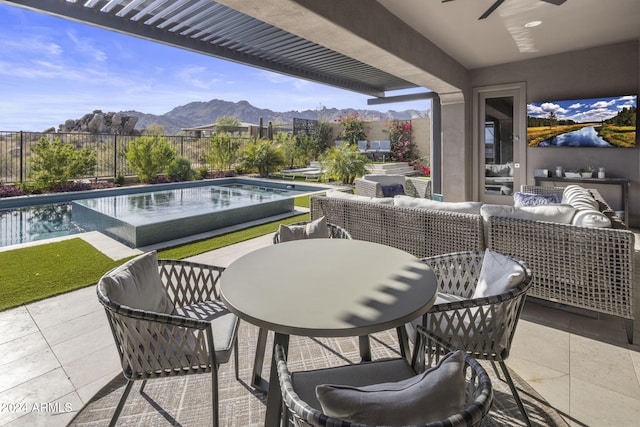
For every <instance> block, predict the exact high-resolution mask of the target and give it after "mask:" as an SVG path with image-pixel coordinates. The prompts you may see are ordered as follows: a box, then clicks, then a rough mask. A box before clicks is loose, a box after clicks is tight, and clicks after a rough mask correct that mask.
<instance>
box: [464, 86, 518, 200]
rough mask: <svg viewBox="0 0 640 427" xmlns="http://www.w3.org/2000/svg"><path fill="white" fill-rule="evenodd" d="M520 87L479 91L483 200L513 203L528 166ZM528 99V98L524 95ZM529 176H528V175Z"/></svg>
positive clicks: (481, 191) (479, 149)
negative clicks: (525, 157) (524, 160)
mask: <svg viewBox="0 0 640 427" xmlns="http://www.w3.org/2000/svg"><path fill="white" fill-rule="evenodd" d="M520 98H521V97H520V91H519V89H501V90H500V89H492V90H486V91H479V92H478V97H477V98H476V99H477V104H476V105H477V107H478V108H477V112H478V115H477V124H478V126H477V130H478V132H477V135H478V138H477V141H478V150H477V152H478V161H477V164H478V172H479V173H478V175H479V176H478V180H477V182H478V184H479V185H478V187H479V188H478V190H479V195H478V196H479V197H478V199H479V200H480V201H483V202H486V203H499V204H511V203H512V200H513V193H514V192H516V191H518V189H519V188H520V183H521V182H525V181H524V180H523V179H522V176H521V175H522V174H523V173H524V168H521V167H520V162H521V161H522V159H523V158H524V152H525V151H524V150H526V147H520V145H519V141H521V140H522V141H525V140H526V139H525V138H520V135H522V129H521V123H523V121H522V120H521V118H520V113H519V105H520ZM522 98H524V97H522ZM525 178H526V177H525Z"/></svg>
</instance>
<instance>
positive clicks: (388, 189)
mask: <svg viewBox="0 0 640 427" xmlns="http://www.w3.org/2000/svg"><path fill="white" fill-rule="evenodd" d="M380 188H381V189H382V196H383V197H393V196H399V195H400V196H403V195H404V187H403V186H402V184H392V185H381V186H380Z"/></svg>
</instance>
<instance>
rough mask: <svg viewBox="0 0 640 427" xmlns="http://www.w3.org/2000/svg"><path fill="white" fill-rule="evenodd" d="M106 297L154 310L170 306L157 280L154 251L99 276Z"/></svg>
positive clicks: (157, 273)
mask: <svg viewBox="0 0 640 427" xmlns="http://www.w3.org/2000/svg"><path fill="white" fill-rule="evenodd" d="M100 281H101V282H102V284H103V285H104V289H105V292H106V294H107V296H108V297H109V298H110V299H112V300H113V301H116V302H118V303H119V304H121V305H126V306H127V307H131V308H136V309H140V310H146V311H152V312H156V313H166V314H168V313H171V312H172V311H173V309H174V306H173V304H172V303H171V300H170V299H169V296H168V295H167V291H166V290H165V288H164V286H163V285H162V282H161V280H160V273H159V272H158V258H157V255H156V252H155V251H153V252H147V253H144V254H142V255H139V256H137V257H135V258H134V259H132V260H129V261H127V262H126V263H124V264H122V265H121V266H119V267H116V268H115V269H113V270H111V271H110V272H108V273H106V274H105V275H104V276H102V278H101V279H100Z"/></svg>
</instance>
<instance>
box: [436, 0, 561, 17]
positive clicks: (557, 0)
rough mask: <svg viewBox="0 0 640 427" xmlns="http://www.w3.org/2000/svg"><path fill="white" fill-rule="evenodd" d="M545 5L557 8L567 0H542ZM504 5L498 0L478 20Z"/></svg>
mask: <svg viewBox="0 0 640 427" xmlns="http://www.w3.org/2000/svg"><path fill="white" fill-rule="evenodd" d="M450 1H453V0H442V3H447V2H450ZM541 1H543V2H545V3H551V4H555V5H556V6H560V5H561V4H562V3H564V2H565V1H567V0H541ZM502 3H504V0H496V2H495V3H493V4H492V5H491V7H489V9H487V10H486V11H485V12H484V13H483V14H482V15H481V16H480V18H478V20H481V19H485V18H487V17H488V16H489V15H491V14H492V13H493V11H494V10H496V9H497V8H498V6H500V5H501V4H502Z"/></svg>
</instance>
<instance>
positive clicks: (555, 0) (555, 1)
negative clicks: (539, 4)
mask: <svg viewBox="0 0 640 427" xmlns="http://www.w3.org/2000/svg"><path fill="white" fill-rule="evenodd" d="M542 1H543V2H545V3H551V4H555V5H556V6H560V5H561V4H562V3H564V2H566V1H567V0H542Z"/></svg>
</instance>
